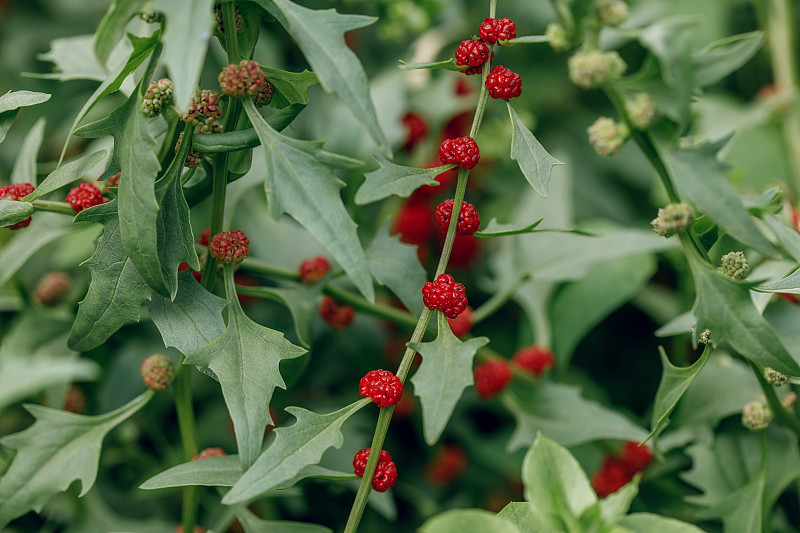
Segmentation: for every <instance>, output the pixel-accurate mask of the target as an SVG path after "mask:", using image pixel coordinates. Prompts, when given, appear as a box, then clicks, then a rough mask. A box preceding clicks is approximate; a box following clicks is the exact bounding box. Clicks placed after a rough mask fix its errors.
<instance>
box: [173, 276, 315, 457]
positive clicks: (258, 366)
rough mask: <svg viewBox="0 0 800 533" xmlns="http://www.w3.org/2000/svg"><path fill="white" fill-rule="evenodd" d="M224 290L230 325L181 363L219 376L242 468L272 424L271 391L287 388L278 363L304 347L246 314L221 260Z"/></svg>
mask: <svg viewBox="0 0 800 533" xmlns="http://www.w3.org/2000/svg"><path fill="white" fill-rule="evenodd" d="M225 290H226V293H227V294H228V301H229V305H228V326H227V327H226V328H225V331H224V332H223V333H222V334H221V335H220V336H219V337H217V338H216V339H215V340H214V341H213V342H211V343H209V344H207V345H206V346H204V347H202V348H200V349H199V350H197V351H194V352H192V353H190V354H187V356H186V359H185V360H184V364H187V365H196V366H199V367H205V368H208V369H209V370H210V371H211V372H213V374H214V376H216V378H217V380H218V381H219V384H220V387H221V388H222V395H223V396H224V398H225V405H227V406H228V412H229V413H230V415H231V419H232V420H233V428H234V432H235V433H236V444H237V446H238V448H239V458H240V460H241V462H242V467H243V468H245V469H246V468H249V467H250V466H251V465H252V464H253V463H254V462H255V460H256V458H257V457H258V455H259V454H260V453H261V443H262V442H263V440H264V428H265V427H266V426H267V424H272V417H271V416H270V414H269V403H270V401H271V400H272V394H273V392H274V391H275V388H276V387H280V388H282V389H285V388H286V384H285V383H284V381H283V377H281V374H280V370H279V367H280V362H281V361H282V360H284V359H294V358H296V357H300V356H301V355H303V354H304V353H306V350H305V349H303V348H301V347H299V346H295V345H294V344H292V343H291V342H289V341H288V340H286V338H284V336H283V333H281V332H279V331H275V330H273V329H269V328H267V327H264V326H262V325H260V324H257V323H256V322H253V321H252V320H250V319H249V318H248V317H247V315H245V314H244V311H242V308H241V306H240V305H239V300H238V299H237V297H236V287H235V285H234V283H233V271H232V269H231V267H230V264H228V265H225Z"/></svg>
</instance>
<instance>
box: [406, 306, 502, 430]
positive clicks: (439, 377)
mask: <svg viewBox="0 0 800 533" xmlns="http://www.w3.org/2000/svg"><path fill="white" fill-rule="evenodd" d="M436 315H437V317H438V320H439V334H438V335H437V336H436V339H435V340H434V341H433V342H410V343H408V346H409V348H412V349H414V350H416V351H417V352H419V354H420V355H421V356H422V364H421V365H420V367H419V370H417V373H416V374H414V376H413V377H412V378H411V383H413V384H414V394H415V395H417V396H419V399H420V402H421V403H422V421H423V424H422V429H423V433H424V435H425V442H427V443H428V445H429V446H433V445H434V444H435V443H436V441H438V440H439V437H441V436H442V432H443V431H444V428H445V426H446V425H447V422H448V420H450V416H451V415H452V414H453V410H454V409H455V408H456V404H457V403H458V400H459V399H461V394H462V393H463V392H464V389H466V388H467V387H469V386H470V385H472V384H473V383H474V378H473V375H472V359H473V357H475V353H476V352H477V351H478V349H480V348H482V347H483V346H486V345H487V344H488V343H489V339H487V338H486V337H478V338H475V339H469V340H468V341H466V342H462V341H460V340H458V337H456V336H455V335H453V332H452V331H450V326H449V325H448V324H447V318H446V317H445V316H444V314H443V313H441V312H439V313H436Z"/></svg>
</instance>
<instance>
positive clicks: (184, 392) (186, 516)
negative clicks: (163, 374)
mask: <svg viewBox="0 0 800 533" xmlns="http://www.w3.org/2000/svg"><path fill="white" fill-rule="evenodd" d="M184 359H185V357H184V356H183V354H181V358H180V362H179V363H178V375H177V377H176V378H175V410H176V412H177V414H178V428H179V429H180V432H181V442H182V443H183V457H184V459H185V460H186V461H191V460H192V457H194V456H196V455H197V452H198V449H197V437H196V436H195V423H194V406H193V405H192V387H191V379H192V368H191V367H190V366H187V365H184V364H183V360H184ZM197 504H198V498H197V486H195V485H189V486H186V487H184V489H183V506H182V509H181V514H182V517H181V524H182V525H183V530H184V531H193V530H194V525H195V523H196V522H197Z"/></svg>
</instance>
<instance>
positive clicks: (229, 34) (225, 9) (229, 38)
mask: <svg viewBox="0 0 800 533" xmlns="http://www.w3.org/2000/svg"><path fill="white" fill-rule="evenodd" d="M222 26H223V28H224V29H225V51H226V52H227V53H228V62H229V63H239V59H241V58H240V56H239V39H238V38H237V37H236V4H234V3H233V2H226V3H224V4H222Z"/></svg>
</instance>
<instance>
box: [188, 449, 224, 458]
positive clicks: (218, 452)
mask: <svg viewBox="0 0 800 533" xmlns="http://www.w3.org/2000/svg"><path fill="white" fill-rule="evenodd" d="M225 455H228V454H226V453H225V452H224V451H223V449H222V448H206V449H205V450H203V451H201V452H200V453H199V454H197V455H195V456H194V457H192V461H201V460H203V459H208V458H209V457H223V456H225Z"/></svg>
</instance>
